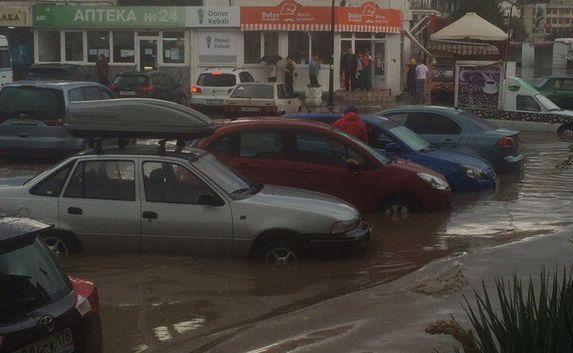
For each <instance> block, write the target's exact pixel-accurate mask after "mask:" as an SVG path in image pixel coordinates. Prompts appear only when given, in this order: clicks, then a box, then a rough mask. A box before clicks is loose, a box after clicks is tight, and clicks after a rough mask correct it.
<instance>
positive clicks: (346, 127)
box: [332, 105, 368, 143]
mask: <svg viewBox="0 0 573 353" xmlns="http://www.w3.org/2000/svg"><path fill="white" fill-rule="evenodd" d="M332 126H334V127H335V128H337V129H339V130H342V131H344V132H346V133H347V134H349V135H351V136H354V137H356V138H358V139H360V140H362V141H364V142H365V143H368V129H367V128H366V124H365V123H364V121H362V119H360V117H359V116H358V109H357V108H356V107H355V106H353V105H349V106H347V107H346V109H345V110H344V117H342V118H340V119H338V120H336V121H335V122H334V124H332Z"/></svg>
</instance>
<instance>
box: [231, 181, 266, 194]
mask: <svg viewBox="0 0 573 353" xmlns="http://www.w3.org/2000/svg"><path fill="white" fill-rule="evenodd" d="M262 188H263V184H257V183H252V184H251V185H250V186H249V187H248V188H240V189H237V190H235V191H233V192H232V193H231V195H237V194H242V193H244V192H248V193H249V194H256V193H257V192H259V191H261V189H262Z"/></svg>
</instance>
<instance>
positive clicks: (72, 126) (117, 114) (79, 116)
mask: <svg viewBox="0 0 573 353" xmlns="http://www.w3.org/2000/svg"><path fill="white" fill-rule="evenodd" d="M65 122H66V126H67V128H68V131H69V133H70V134H71V135H72V136H74V137H78V138H85V139H91V140H92V143H93V146H94V149H95V150H99V151H101V142H102V141H103V140H106V139H111V138H117V139H119V140H118V143H119V144H120V145H121V144H123V143H125V141H124V140H125V139H134V138H148V139H165V140H182V141H185V140H193V139H196V138H201V137H205V136H209V135H211V134H212V133H213V132H214V131H215V123H214V122H213V120H211V119H210V118H209V117H208V116H206V115H205V114H203V113H200V112H198V111H196V110H193V109H191V108H189V107H186V106H183V105H180V104H177V103H173V102H167V101H163V100H158V99H148V98H125V99H108V100H99V101H82V102H72V103H70V105H69V108H68V111H67V113H66V118H65ZM98 145H99V147H98Z"/></svg>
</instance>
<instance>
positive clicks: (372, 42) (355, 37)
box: [340, 33, 387, 89]
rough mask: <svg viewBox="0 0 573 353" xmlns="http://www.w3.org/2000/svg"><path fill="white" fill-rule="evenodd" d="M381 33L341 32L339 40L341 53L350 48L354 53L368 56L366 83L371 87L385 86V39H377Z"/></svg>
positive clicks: (380, 87) (363, 83)
mask: <svg viewBox="0 0 573 353" xmlns="http://www.w3.org/2000/svg"><path fill="white" fill-rule="evenodd" d="M380 36H383V34H372V33H343V36H342V40H341V48H340V50H341V53H345V52H346V50H347V48H352V52H353V53H355V54H356V55H363V56H367V55H368V57H369V61H370V65H369V70H368V73H367V78H366V79H365V80H366V83H365V82H364V81H363V82H362V86H364V85H366V86H369V87H370V88H371V89H384V88H386V57H387V56H386V41H385V40H383V39H379V37H380Z"/></svg>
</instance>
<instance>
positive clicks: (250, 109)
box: [241, 107, 261, 112]
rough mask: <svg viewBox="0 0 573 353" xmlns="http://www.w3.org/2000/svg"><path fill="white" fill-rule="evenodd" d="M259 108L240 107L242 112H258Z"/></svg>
mask: <svg viewBox="0 0 573 353" xmlns="http://www.w3.org/2000/svg"><path fill="white" fill-rule="evenodd" d="M259 110H261V108H256V107H241V111H242V112H258V111H259Z"/></svg>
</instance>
